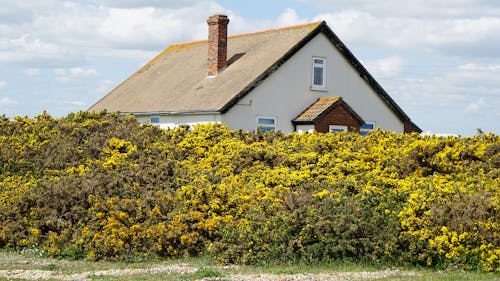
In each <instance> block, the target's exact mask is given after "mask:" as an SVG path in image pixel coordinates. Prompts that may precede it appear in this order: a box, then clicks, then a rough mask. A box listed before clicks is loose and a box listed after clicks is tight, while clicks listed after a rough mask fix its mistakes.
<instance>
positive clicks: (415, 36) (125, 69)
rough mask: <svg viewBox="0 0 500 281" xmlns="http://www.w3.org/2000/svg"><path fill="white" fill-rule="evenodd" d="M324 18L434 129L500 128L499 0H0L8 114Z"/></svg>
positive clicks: (1, 84) (68, 101)
mask: <svg viewBox="0 0 500 281" xmlns="http://www.w3.org/2000/svg"><path fill="white" fill-rule="evenodd" d="M213 13H226V14H228V15H229V17H230V19H231V22H230V25H229V32H230V33H233V34H235V33H242V32H249V31H256V30H260V29H266V28H272V27H279V26H286V25H292V24H298V23H305V22H311V21H317V20H326V21H327V23H328V24H329V25H330V27H331V28H332V29H333V31H334V32H335V33H336V34H337V35H338V36H339V37H340V38H341V40H342V41H344V43H345V44H346V45H347V46H348V47H349V49H350V50H351V51H352V52H353V53H354V55H355V56H356V57H357V58H358V59H359V60H360V61H361V62H362V63H363V64H364V65H365V66H366V68H367V69H368V70H369V71H370V72H371V73H372V75H373V76H374V77H375V78H376V79H377V81H378V82H379V83H380V84H381V85H382V87H383V88H384V89H385V90H386V91H387V92H388V93H389V94H390V95H391V97H392V98H393V99H394V100H396V102H397V103H398V104H399V105H400V106H401V107H402V108H403V110H405V112H406V113H407V114H408V115H409V116H410V117H411V118H412V120H413V121H414V122H415V123H416V124H417V125H419V126H420V127H421V128H422V129H423V130H424V131H428V132H433V133H451V134H460V135H474V134H475V133H476V128H481V129H482V130H483V131H485V132H494V133H496V134H499V133H500V122H498V121H499V120H500V36H499V35H500V2H498V1H489V0H454V1H449V0H406V1H400V0H383V1H382V0H380V1H378V0H295V1H293V0H292V1H284V0H267V1H261V0H256V1H232V0H223V1H208V0H207V1H205V0H201V1H193V0H177V1H165V0H102V1H98V0H88V1H83V0H80V1H77V0H73V1H58V0H44V1H39V0H25V1H19V0H2V5H1V6H0V115H1V114H5V115H6V116H8V117H13V116H15V115H21V116H24V115H28V116H34V115H36V114H39V113H41V112H43V111H44V110H46V111H47V112H48V113H50V114H52V115H54V116H64V115H66V114H67V113H69V112H72V111H78V110H85V109H87V108H88V107H90V106H91V105H92V104H93V103H94V102H96V101H97V100H98V99H100V98H101V97H102V96H104V95H105V94H106V93H108V92H109V91H110V90H112V89H113V88H114V87H115V86H117V85H118V84H119V83H121V82H122V81H123V80H124V79H126V78H127V77H128V76H130V75H131V74H132V73H133V72H135V71H136V70H137V69H138V68H139V67H140V66H141V65H143V64H144V63H146V62H147V61H148V60H150V59H151V58H152V57H154V56H155V55H156V54H158V53H159V52H160V51H162V50H163V49H165V48H166V47H168V45H169V44H171V43H175V42H182V41H189V40H196V39H204V38H206V33H207V27H206V19H207V17H208V16H209V15H211V14H213Z"/></svg>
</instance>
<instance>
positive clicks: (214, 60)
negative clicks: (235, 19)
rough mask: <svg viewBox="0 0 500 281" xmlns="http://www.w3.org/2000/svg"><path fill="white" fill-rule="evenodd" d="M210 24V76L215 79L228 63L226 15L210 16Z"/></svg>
mask: <svg viewBox="0 0 500 281" xmlns="http://www.w3.org/2000/svg"><path fill="white" fill-rule="evenodd" d="M207 23H208V76H209V77H213V76H217V74H218V73H219V72H220V71H222V69H223V68H224V67H226V63H227V24H228V23H229V19H228V18H227V16H226V15H221V14H215V15H213V16H210V17H209V18H208V20H207Z"/></svg>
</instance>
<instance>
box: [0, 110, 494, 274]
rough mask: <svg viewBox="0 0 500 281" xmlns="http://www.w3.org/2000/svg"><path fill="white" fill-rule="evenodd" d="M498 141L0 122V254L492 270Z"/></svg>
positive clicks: (101, 117) (125, 123)
mask: <svg viewBox="0 0 500 281" xmlns="http://www.w3.org/2000/svg"><path fill="white" fill-rule="evenodd" d="M499 176H500V139H499V137H498V136H496V135H493V134H489V135H483V136H481V137H479V136H478V137H446V138H441V137H431V136H420V135H417V134H405V135H402V134H396V133H390V132H383V131H376V132H373V133H371V134H369V135H368V136H366V137H362V136H359V135H357V134H350V133H335V134H333V133H328V134H304V135H298V134H287V135H285V134H281V133H274V132H267V133H261V132H257V133H253V132H242V131H232V130H229V129H228V128H226V127H225V126H222V125H200V126H196V127H194V128H193V129H190V128H188V127H179V128H177V129H174V130H168V131H164V130H161V129H158V128H156V127H153V126H150V125H140V124H139V123H137V122H136V121H135V120H134V119H133V118H131V117H123V116H120V115H118V114H106V113H101V114H93V113H88V112H80V113H74V114H70V115H68V116H66V117H64V118H60V119H55V118H52V117H51V116H49V115H47V114H42V115H39V116H37V117H35V118H34V119H30V118H15V119H14V120H9V119H7V118H5V117H0V247H3V248H16V249H20V250H21V249H25V248H32V247H38V248H39V249H40V250H41V251H43V252H44V253H46V254H48V255H51V256H59V257H67V258H89V259H95V260H99V259H128V258H134V257H146V258H156V257H180V256H197V255H200V254H210V255H213V256H214V257H215V258H216V259H218V260H219V261H220V262H222V263H259V262H270V261H271V262H276V263H281V262H283V263H286V262H295V261H307V262H318V261H328V260H335V259H351V260H363V261H368V262H379V261H383V262H391V261H399V260H401V259H403V260H404V261H406V262H408V263H412V264H420V265H426V266H432V267H438V268H447V267H458V268H463V269H482V270H485V271H499V266H500V238H499V237H500V235H499V231H500V221H499V220H498V218H499V217H500V177H499Z"/></svg>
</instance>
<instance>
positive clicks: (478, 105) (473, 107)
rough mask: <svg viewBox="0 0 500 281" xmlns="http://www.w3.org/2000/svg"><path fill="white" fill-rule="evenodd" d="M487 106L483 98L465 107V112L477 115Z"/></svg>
mask: <svg viewBox="0 0 500 281" xmlns="http://www.w3.org/2000/svg"><path fill="white" fill-rule="evenodd" d="M485 105H486V102H485V100H484V98H483V97H481V98H479V99H478V100H477V101H476V102H474V103H471V104H469V105H467V107H465V109H464V112H466V113H475V112H478V111H479V110H481V109H483V108H484V106H485Z"/></svg>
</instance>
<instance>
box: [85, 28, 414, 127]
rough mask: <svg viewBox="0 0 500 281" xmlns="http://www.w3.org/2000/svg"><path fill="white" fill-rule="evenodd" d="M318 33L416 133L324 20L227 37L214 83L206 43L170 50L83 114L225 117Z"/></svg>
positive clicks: (199, 42) (400, 111)
mask: <svg viewBox="0 0 500 281" xmlns="http://www.w3.org/2000/svg"><path fill="white" fill-rule="evenodd" d="M319 33H323V34H324V35H325V36H326V37H327V38H328V39H329V40H330V42H331V43H332V45H333V46H334V47H335V48H336V49H337V50H338V51H339V52H340V53H341V54H342V55H343V56H344V58H345V59H346V60H347V61H348V62H349V63H350V64H351V65H352V66H353V68H354V69H356V70H357V72H358V73H359V75H360V77H361V78H362V79H364V80H365V81H366V82H367V84H368V85H369V86H370V87H371V88H372V89H373V90H374V92H375V93H376V94H377V95H378V96H379V97H380V98H381V99H382V100H383V101H384V103H385V104H386V105H387V106H388V107H389V108H390V109H391V110H392V111H393V112H394V113H395V114H396V115H397V116H398V118H399V119H400V120H401V121H402V122H404V123H411V124H412V125H414V127H415V128H416V129H417V130H418V131H421V130H420V128H418V127H417V126H416V125H415V124H413V123H412V122H411V120H410V118H409V117H408V116H407V115H406V114H405V113H404V112H403V110H402V109H401V108H400V107H399V106H398V105H397V104H396V102H394V100H393V99H392V98H391V97H390V96H389V95H388V94H387V92H385V90H384V89H383V88H382V87H381V86H380V85H379V84H378V83H377V82H376V81H375V79H374V78H373V77H372V76H371V75H370V73H369V72H368V71H367V70H366V69H365V68H364V67H363V65H362V64H361V63H360V62H359V61H358V60H357V59H356V57H354V55H353V54H352V53H351V52H350V51H349V49H347V47H346V46H345V45H344V43H342V41H341V40H340V39H339V38H338V37H337V36H336V35H335V34H334V33H333V31H332V30H331V29H330V28H329V27H328V25H327V24H326V22H324V21H321V22H314V23H309V24H303V25H295V26H290V27H283V28H276V29H269V30H265V31H260V32H253V33H246V34H240V35H233V36H229V37H228V40H227V52H228V53H227V57H228V66H227V67H226V69H224V71H222V72H220V73H219V74H218V75H217V76H216V77H214V78H207V49H208V47H207V40H201V41H193V42H187V43H180V44H173V45H170V46H169V47H168V48H167V49H166V50H164V51H163V52H161V53H160V54H159V55H158V56H156V57H155V58H154V59H152V60H151V61H150V62H148V63H147V64H146V65H144V66H143V67H142V68H141V69H139V70H138V71H137V72H136V73H134V74H133V75H132V76H130V77H129V78H128V79H127V80H125V81H124V82H123V83H121V84H120V85H118V86H117V87H116V88H115V89H114V90H112V91H111V92H110V93H109V94H107V95H106V96H104V97H103V98H102V99H101V100H99V101H98V102H96V103H95V104H94V105H93V106H92V107H90V108H89V110H91V111H102V110H107V111H120V112H123V113H133V114H141V113H144V114H154V113H163V114H178V113H184V114H186V113H199V112H214V113H215V112H220V113H225V112H227V111H228V110H229V109H231V107H232V106H233V105H235V104H236V103H237V102H238V101H239V100H241V99H242V98H243V97H245V96H246V95H247V94H248V93H249V92H251V91H252V90H253V89H254V88H255V87H257V86H258V85H259V84H260V83H261V82H262V81H264V80H265V79H266V78H267V77H269V76H270V75H271V74H272V73H273V72H274V71H276V70H277V69H279V67H280V66H281V65H283V64H284V63H285V62H286V61H287V60H288V59H289V58H290V57H292V56H293V55H294V54H295V53H296V52H298V51H299V50H300V49H301V48H302V47H303V46H304V45H306V44H307V43H308V42H309V41H311V40H312V39H313V38H314V37H315V36H316V35H318V34H319Z"/></svg>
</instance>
